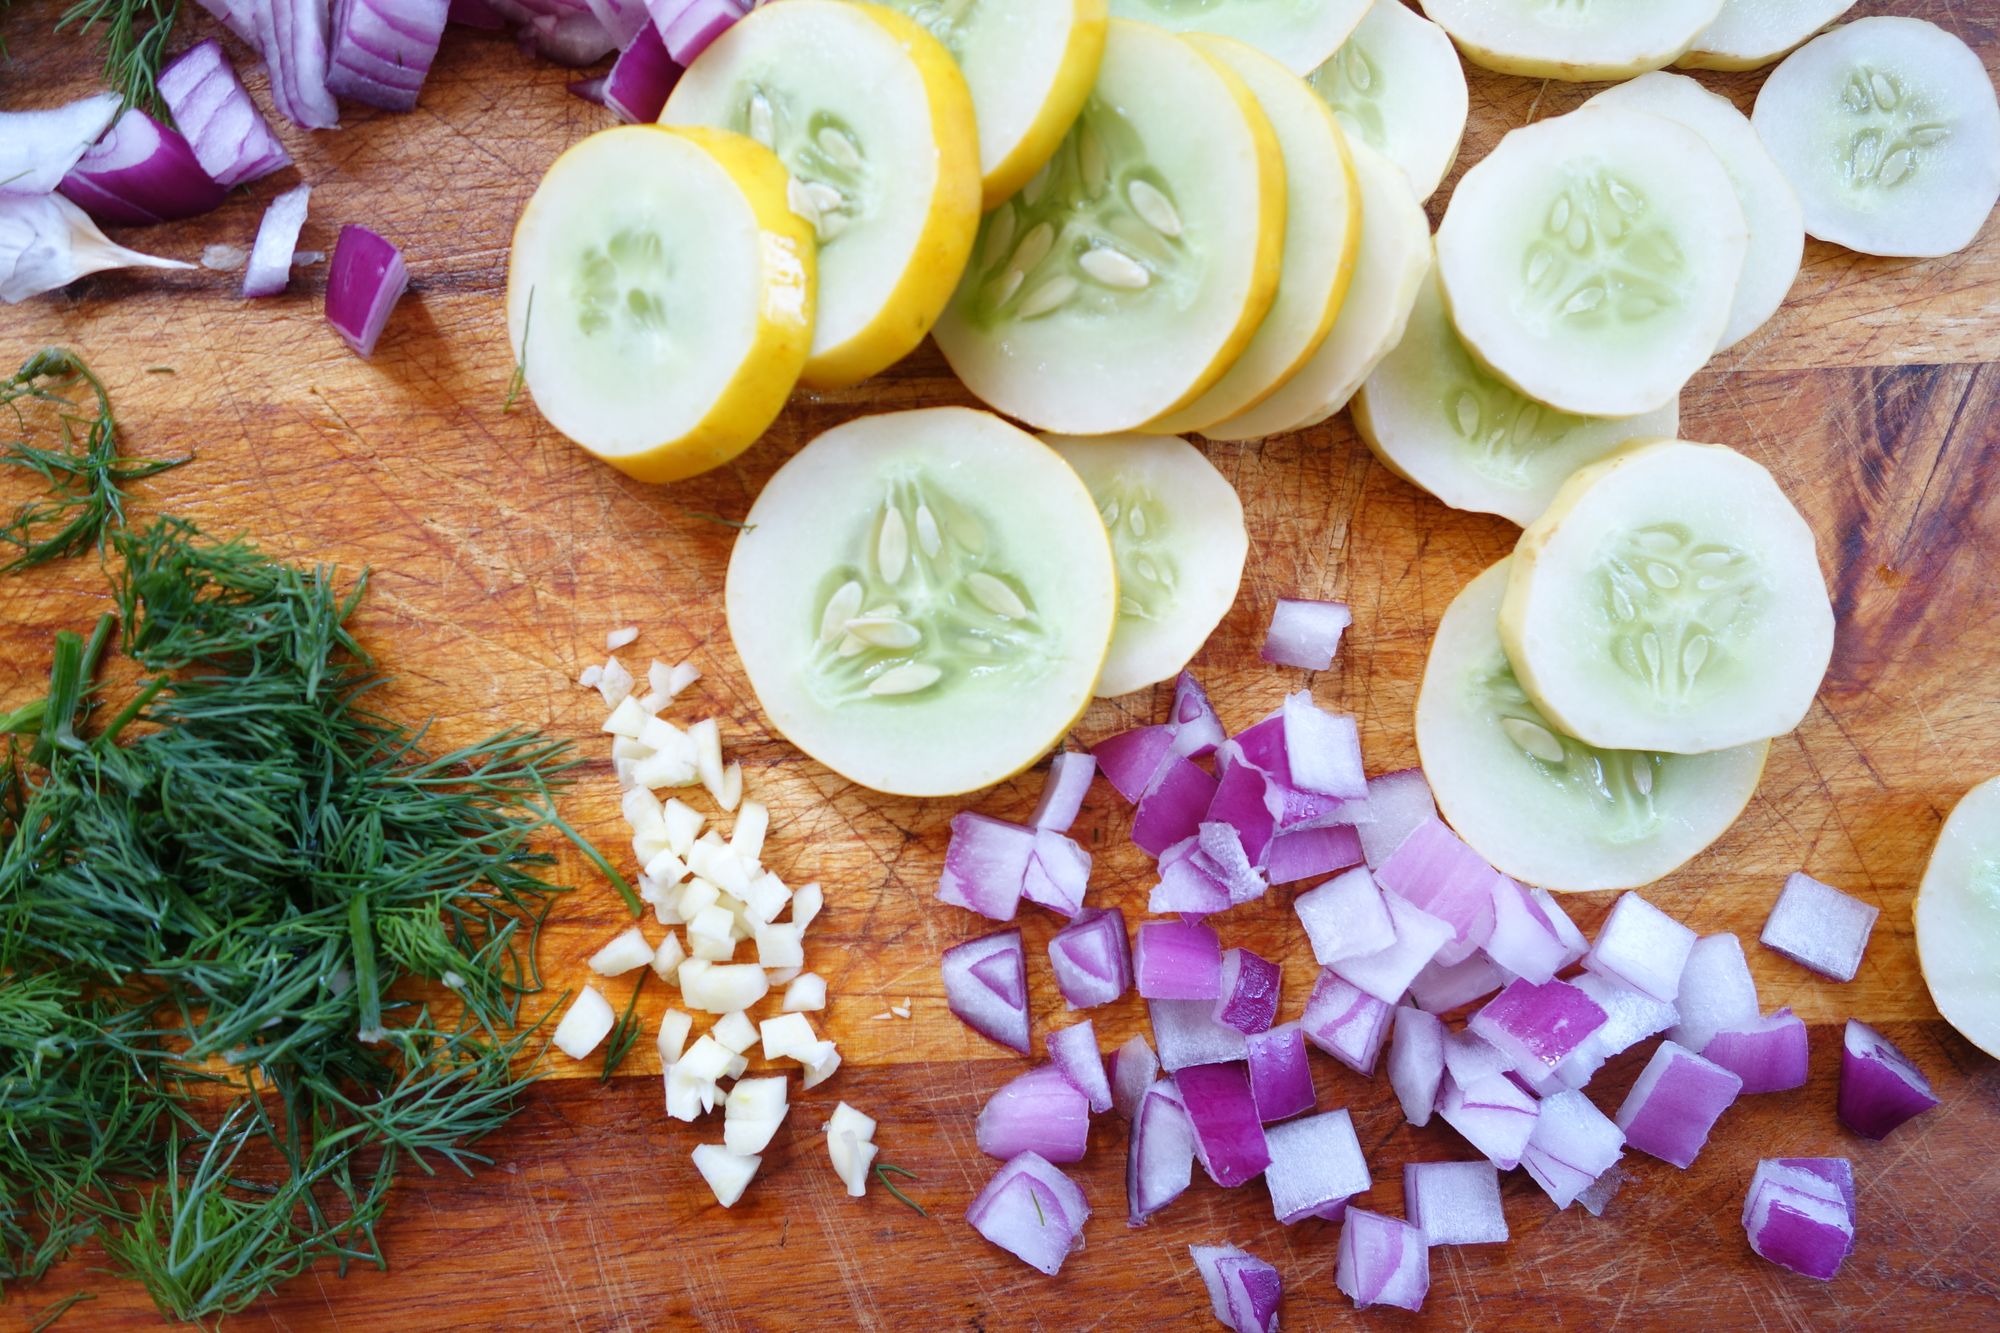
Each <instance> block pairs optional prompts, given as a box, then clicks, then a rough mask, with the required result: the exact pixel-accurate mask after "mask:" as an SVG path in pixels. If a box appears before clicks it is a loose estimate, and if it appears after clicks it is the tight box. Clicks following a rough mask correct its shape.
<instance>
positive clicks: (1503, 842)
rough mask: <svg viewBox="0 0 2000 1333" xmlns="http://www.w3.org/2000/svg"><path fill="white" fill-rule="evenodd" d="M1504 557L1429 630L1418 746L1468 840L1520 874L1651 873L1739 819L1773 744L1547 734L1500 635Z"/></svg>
mask: <svg viewBox="0 0 2000 1333" xmlns="http://www.w3.org/2000/svg"><path fill="white" fill-rule="evenodd" d="M1509 564H1510V561H1507V560H1502V561H1501V562H1500V563H1499V564H1497V565H1494V566H1493V567H1492V568H1490V569H1488V570H1487V571H1486V572H1485V573H1483V574H1481V575H1480V576H1479V577H1478V578H1476V579H1474V580H1473V581H1472V582H1471V583H1469V584H1467V585H1466V588H1465V591H1463V592H1461V593H1459V595H1458V596H1457V597H1456V598H1455V599H1454V600H1453V601H1452V604H1451V606H1450V607H1449V608H1447V609H1446V611H1445V613H1444V619H1443V620H1442V621H1440V622H1439V623H1438V629H1437V637H1436V638H1434V639H1433V640H1431V654H1430V661H1429V664H1428V665H1427V666H1426V667H1425V668H1424V683H1423V688H1422V690H1421V691H1420V692H1419V693H1418V695H1417V749H1418V751H1419V753H1420V754H1421V756H1422V759H1423V766H1424V776H1425V777H1426V778H1428V779H1430V784H1431V791H1432V793H1433V794H1434V795H1435V796H1436V797H1437V802H1438V808H1439V809H1440V810H1441V811H1443V812H1444V817H1445V818H1446V819H1448V820H1450V821H1451V826H1452V828H1454V829H1456V830H1457V832H1458V836H1459V837H1461V838H1464V839H1465V840H1466V842H1468V843H1470V844H1471V845H1472V848H1473V850H1474V851H1476V852H1478V853H1479V854H1480V855H1481V856H1483V857H1485V858H1486V859H1487V860H1488V861H1491V862H1492V863H1493V864H1494V866H1496V867H1497V868H1498V869H1500V870H1502V871H1504V872H1505V873H1507V874H1509V875H1512V876H1513V877H1514V878H1516V879H1519V880H1524V881H1526V882H1527V883H1529V884H1538V885H1540V886H1541V887H1543V888H1545V889H1556V890H1562V891H1570V892H1582V891H1586V890H1593V889H1631V888H1637V887H1638V886H1640V885H1642V884H1650V883H1652V882H1653V881H1654V880H1656V879H1659V878H1660V877H1661V876H1663V875H1666V874H1669V873H1671V872H1672V871H1673V870H1675V869H1677V868H1678V867H1680V866H1682V865H1684V864H1686V863H1687V862H1688V861H1689V860H1691V859H1692V858H1693V857H1694V855H1695V854H1696V853H1697V852H1699V851H1701V850H1702V849H1703V848H1704V847H1707V846H1708V845H1709V844H1710V843H1712V842H1714V841H1715V840H1716V839H1717V838H1719V837H1721V836H1722V834H1723V833H1724V831H1725V830H1727V829H1728V828H1729V826H1730V825H1731V824H1733V823H1735V822H1736V817H1737V816H1738V815H1739V814H1741V813H1742V812H1743V807H1744V806H1745V805H1747V804H1749V802H1750V797H1751V795H1752V793H1754V792H1755V791H1756V790H1757V779H1758V778H1759V776H1760V775H1762V773H1763V771H1764V758H1765V755H1766V754H1768V753H1769V752H1770V749H1771V743H1770V742H1769V741H1757V742H1754V743H1753V744H1750V745H1740V746H1737V747H1735V748H1733V749H1728V750H1718V751H1717V752H1715V753H1714V754H1692V755H1690V754H1656V753H1650V752H1647V751H1643V750H1598V749H1593V748H1592V747H1590V746H1588V745H1585V744H1584V743H1583V742H1582V741H1579V740H1574V739H1572V738H1571V737H1568V736H1565V735H1563V734H1561V733H1560V732H1558V731H1557V730H1556V729H1555V728H1554V727H1552V726H1550V725H1549V721H1548V719H1547V718H1546V717H1544V716H1543V715H1542V713H1541V711H1540V710H1539V709H1537V708H1536V707H1535V705H1534V704H1533V703H1531V702H1530V701H1529V699H1528V696H1527V694H1526V693H1525V692H1524V691H1523V690H1522V689H1521V686H1520V682H1519V681H1517V680H1516V679H1515V678H1514V668H1513V667H1511V666H1509V665H1508V663H1507V654H1506V652H1505V651H1504V650H1503V649H1502V648H1501V646H1500V628H1499V621H1500V600H1501V597H1502V596H1503V595H1504V594H1505V593H1506V591H1507V569H1508V565H1509Z"/></svg>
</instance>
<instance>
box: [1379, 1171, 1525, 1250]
mask: <svg viewBox="0 0 2000 1333" xmlns="http://www.w3.org/2000/svg"><path fill="white" fill-rule="evenodd" d="M1403 1212H1404V1214H1405V1215H1406V1216H1408V1217H1409V1219H1410V1225H1411V1226H1413V1227H1418V1228H1421V1229H1422V1231H1423V1233H1424V1243H1425V1244H1426V1245H1492V1244H1497V1243H1498V1242H1500V1241H1504V1240H1506V1239H1507V1214H1506V1213H1505V1211H1503V1210H1502V1209H1501V1207H1500V1172H1499V1169H1498V1168H1496V1167H1495V1166H1494V1165H1493V1163H1491V1162H1407V1163H1405V1164H1404V1166H1403Z"/></svg>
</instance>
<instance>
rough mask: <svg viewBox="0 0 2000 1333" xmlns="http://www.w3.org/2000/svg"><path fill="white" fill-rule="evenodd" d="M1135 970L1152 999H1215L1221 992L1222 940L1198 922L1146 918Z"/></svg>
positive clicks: (1135, 955) (1134, 957)
mask: <svg viewBox="0 0 2000 1333" xmlns="http://www.w3.org/2000/svg"><path fill="white" fill-rule="evenodd" d="M1132 970H1133V973H1134V975H1135V976H1136V977H1137V978H1138V981H1139V994H1141V995H1143V996H1145V997H1146V998H1147V999H1149V1000H1213V999H1216V998H1217V997H1218V996H1220V995H1221V994H1222V941H1221V940H1220V939H1218V938H1216V934H1215V931H1214V930H1213V929H1211V928H1210V927H1208V926H1205V925H1203V924H1202V923H1201V922H1199V921H1144V922H1141V923H1140V925H1139V935H1138V943H1137V944H1136V945H1134V946H1133V950H1132Z"/></svg>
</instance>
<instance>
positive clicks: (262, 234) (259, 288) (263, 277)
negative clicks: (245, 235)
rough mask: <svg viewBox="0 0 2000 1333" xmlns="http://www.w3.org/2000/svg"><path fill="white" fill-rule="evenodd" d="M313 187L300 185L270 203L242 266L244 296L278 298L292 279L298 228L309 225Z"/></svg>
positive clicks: (297, 243) (297, 242) (297, 245)
mask: <svg viewBox="0 0 2000 1333" xmlns="http://www.w3.org/2000/svg"><path fill="white" fill-rule="evenodd" d="M311 196H312V186H310V185H299V186H295V187H293V188H292V189H289V190H287V191H285V192H284V193H283V194H281V195H279V196H278V197H277V198H276V199H273V200H272V201H271V206H270V207H269V208H267V209H265V210H264V220H263V221H262V222H260V223H258V224H257V243H256V244H255V245H254V246H252V247H251V249H250V261H249V262H248V263H247V264H245V265H244V266H243V294H244V295H245V296H252V297H254V296H276V295H277V294H278V293H279V292H282V291H283V290H285V284H286V283H288V282H290V281H291V278H292V255H293V254H294V253H295V252H296V251H297V250H298V247H299V228H301V227H303V226H305V224H306V201H307V200H308V199H309V198H310V197H311Z"/></svg>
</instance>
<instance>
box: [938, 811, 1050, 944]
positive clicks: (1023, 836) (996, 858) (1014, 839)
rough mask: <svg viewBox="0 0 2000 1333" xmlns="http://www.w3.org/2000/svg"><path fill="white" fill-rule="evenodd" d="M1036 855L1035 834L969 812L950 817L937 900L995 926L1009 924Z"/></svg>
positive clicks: (1025, 829)
mask: <svg viewBox="0 0 2000 1333" xmlns="http://www.w3.org/2000/svg"><path fill="white" fill-rule="evenodd" d="M1034 854H1035V831H1034V830H1033V829H1030V828H1023V827H1021V825H1019V824H1009V823H1007V822H1006V821H1005V820H1000V819H992V818H989V817H988V816H986V815H979V814H974V813H972V812H971V811H969V810H967V811H963V812H961V813H959V814H957V815H954V816H952V821H951V842H950V843H949V844H948V845H947V846H946V848H945V853H944V873H943V874H942V875H941V876H940V877H939V879H938V898H939V899H940V900H941V901H943V902H947V903H950V904H951V905H952V906H954V907H963V908H966V909H967V910H968V911H973V912H977V913H979V915H981V916H983V917H988V918H990V919H992V920H994V921H1012V920H1013V919H1014V913H1015V911H1016V909H1017V908H1018V907H1019V905H1020V901H1021V886H1022V883H1023V881H1024V880H1025V879H1026V878H1027V874H1028V860H1029V858H1030V857H1032V856H1033V855H1034Z"/></svg>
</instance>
